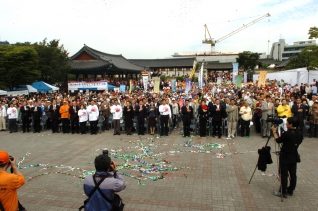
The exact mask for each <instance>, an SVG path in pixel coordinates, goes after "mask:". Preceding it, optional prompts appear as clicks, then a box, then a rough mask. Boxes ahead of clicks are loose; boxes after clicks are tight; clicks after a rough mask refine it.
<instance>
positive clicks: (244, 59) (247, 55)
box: [236, 51, 259, 72]
mask: <svg viewBox="0 0 318 211" xmlns="http://www.w3.org/2000/svg"><path fill="white" fill-rule="evenodd" d="M258 59H259V54H258V53H253V52H250V51H243V52H242V53H239V54H238V58H236V61H237V62H238V64H239V67H240V68H242V69H243V70H244V72H249V71H250V72H253V71H254V68H255V66H256V65H257V60H258Z"/></svg>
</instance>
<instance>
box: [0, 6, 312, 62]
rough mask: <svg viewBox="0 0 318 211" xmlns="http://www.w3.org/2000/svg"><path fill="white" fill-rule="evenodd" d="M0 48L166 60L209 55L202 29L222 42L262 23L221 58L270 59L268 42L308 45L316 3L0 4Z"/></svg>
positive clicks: (229, 43) (233, 41) (221, 46)
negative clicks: (54, 43) (51, 46)
mask: <svg viewBox="0 0 318 211" xmlns="http://www.w3.org/2000/svg"><path fill="white" fill-rule="evenodd" d="M0 3H1V4H0V5H1V6H0V40H1V41H5V40H7V41H9V42H10V43H16V42H25V41H29V42H32V43H33V42H38V41H41V40H43V39H44V38H48V40H52V39H60V41H61V43H62V44H63V45H64V47H65V48H66V49H67V50H68V52H69V53H70V56H72V55H73V54H75V53H76V52H77V51H78V50H80V49H81V48H82V47H83V45H84V43H85V44H86V45H88V46H90V47H92V48H94V49H97V50H100V51H103V52H107V53H111V54H123V56H125V57H126V58H130V59H139V58H145V59H148V58H166V57H170V56H171V55H172V54H173V53H176V52H177V53H183V52H194V51H210V46H209V45H207V44H202V39H203V38H204V27H203V25H204V24H207V25H208V28H209V30H210V33H211V35H212V37H213V38H215V39H218V38H221V37H223V36H224V35H226V34H228V33H230V32H232V31H233V30H235V29H237V28H239V27H241V26H243V24H247V23H249V22H251V21H253V20H254V19H257V18H258V17H260V16H262V15H264V14H266V13H270V14H271V17H269V18H265V19H263V20H261V21H260V22H258V23H256V24H255V25H253V26H250V27H249V28H247V29H245V30H243V31H241V32H239V33H238V34H236V35H234V36H232V37H230V38H228V39H226V40H224V41H222V42H220V43H218V44H217V45H216V51H219V52H240V51H244V50H248V51H254V52H266V53H267V51H268V40H270V46H271V44H272V42H275V41H278V39H279V38H284V39H285V40H286V42H287V43H288V44H292V43H293V42H295V41H301V40H307V39H308V30H309V28H310V27H311V26H318V9H317V8H318V7H317V0H244V1H242V0H241V1H234V0H233V1H230V0H222V1H213V0H86V1H84V0H83V1H81V0H54V1H47V0H28V1H26V0H1V1H0Z"/></svg>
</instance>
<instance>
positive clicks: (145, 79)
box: [142, 74, 148, 92]
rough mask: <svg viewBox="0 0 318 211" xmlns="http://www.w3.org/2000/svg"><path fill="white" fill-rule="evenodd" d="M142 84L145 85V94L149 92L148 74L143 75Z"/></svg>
mask: <svg viewBox="0 0 318 211" xmlns="http://www.w3.org/2000/svg"><path fill="white" fill-rule="evenodd" d="M142 84H143V85H144V92H147V90H148V74H147V75H142Z"/></svg>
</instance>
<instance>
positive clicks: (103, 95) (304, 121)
mask: <svg viewBox="0 0 318 211" xmlns="http://www.w3.org/2000/svg"><path fill="white" fill-rule="evenodd" d="M170 84H171V81H167V82H163V83H161V87H160V92H159V93H154V92H153V89H149V90H148V91H147V92H145V91H144V90H142V89H134V90H133V92H132V93H129V91H128V90H127V91H126V92H123V93H120V92H114V91H109V92H106V91H87V92H77V93H70V94H67V93H59V92H57V93H51V94H36V95H30V96H27V95H22V96H16V97H1V98H0V100H1V105H0V129H1V131H4V130H6V129H7V128H6V127H7V126H6V123H8V129H9V131H10V133H14V132H18V128H17V126H18V125H21V132H22V133H27V132H30V131H31V129H32V128H31V126H32V127H33V132H34V133H39V132H40V131H41V126H42V125H46V127H47V128H48V129H51V130H52V132H53V133H60V132H62V133H63V134H69V133H71V134H82V135H83V134H86V132H87V131H90V134H91V135H96V134H97V132H98V128H97V125H98V124H99V125H100V126H101V127H99V128H101V129H105V130H110V129H111V127H112V130H113V135H120V134H121V133H122V132H123V130H121V129H122V127H124V128H125V129H124V131H125V133H126V134H127V135H132V134H133V132H136V133H137V134H138V135H145V127H147V128H146V130H147V131H148V127H149V131H150V132H149V134H150V135H154V134H155V132H157V133H160V136H161V137H164V136H169V135H170V134H171V132H172V131H173V130H174V129H176V128H178V127H179V126H180V124H179V122H181V121H182V122H183V136H184V137H190V131H191V130H193V131H194V132H195V131H196V128H199V130H198V131H197V132H198V135H199V136H200V137H206V136H209V135H211V136H212V137H217V138H222V136H226V138H230V139H232V138H234V137H236V136H237V135H238V134H239V135H240V136H241V137H246V138H249V137H250V135H251V134H250V128H251V125H254V129H255V131H256V133H261V137H263V138H265V137H270V136H271V135H272V133H273V134H274V138H275V140H276V142H277V143H283V145H282V147H281V152H280V159H279V162H280V168H281V169H280V172H281V178H282V180H281V181H282V183H281V188H280V191H275V192H274V195H276V196H280V197H287V195H293V191H294V189H295V187H296V181H297V176H296V169H297V162H300V159H299V155H298V152H297V149H298V146H299V144H300V143H301V142H302V139H303V134H306V133H305V132H306V131H307V129H308V128H309V135H308V136H309V137H316V138H317V136H318V96H317V86H318V83H317V82H316V81H315V80H314V81H313V82H312V83H311V84H301V85H300V86H298V85H291V84H287V83H282V81H276V80H267V81H266V85H265V86H261V87H258V86H254V85H252V84H250V85H248V86H246V87H243V88H235V87H234V86H233V85H231V84H225V83H221V84H217V83H215V82H210V83H207V84H206V85H205V86H204V87H202V88H198V87H197V86H196V84H194V83H193V84H192V87H191V89H190V90H188V92H185V91H179V92H178V91H176V92H167V91H165V89H164V87H166V86H170ZM177 88H178V89H180V90H184V89H185V84H184V83H183V82H180V81H177ZM273 116H276V117H278V118H280V119H282V120H283V121H284V124H281V125H280V127H278V128H277V127H273V125H272V122H271V121H267V120H268V118H272V117H273ZM191 125H192V126H194V127H191ZM88 128H89V130H88ZM225 128H227V131H226V130H225ZM239 128H240V129H239ZM252 128H253V127H252ZM238 129H239V130H238ZM10 166H11V168H12V170H13V174H12V175H11V174H7V173H6V170H7V169H8V168H9V167H10ZM95 168H96V174H95V175H89V176H88V177H87V178H86V179H85V182H84V190H85V193H86V195H87V196H89V198H91V197H92V199H91V202H90V203H88V204H87V206H86V208H87V209H88V208H89V207H90V208H92V209H93V210H94V209H95V208H96V206H97V207H98V206H100V205H101V204H102V206H111V205H110V204H109V203H108V204H107V203H106V202H105V201H103V200H102V198H101V197H100V196H101V195H100V196H98V193H96V194H97V195H91V194H90V193H91V191H92V188H93V187H94V186H95V185H96V184H97V183H96V178H97V181H98V182H99V183H98V184H97V185H100V184H101V182H103V178H106V177H108V176H113V177H114V178H113V179H112V180H107V182H106V183H105V182H104V183H102V185H101V187H100V189H103V190H105V191H106V192H107V190H108V189H111V190H112V191H120V190H123V189H125V187H126V185H125V183H124V181H123V179H122V176H121V174H120V173H119V172H118V171H117V170H116V164H115V163H114V162H113V161H111V160H110V158H109V156H108V155H107V154H105V153H103V155H100V156H98V157H96V159H95ZM110 169H111V171H113V172H114V175H111V174H109V171H110ZM0 174H1V177H6V178H7V182H6V183H5V184H2V183H1V184H0V185H10V184H12V185H14V187H13V186H12V190H13V191H12V192H10V194H11V195H6V196H5V197H4V196H3V195H1V194H2V192H0V197H2V198H5V200H4V201H2V204H0V205H1V206H4V207H8V206H14V209H15V210H17V208H18V207H19V209H20V210H23V209H24V208H23V207H22V205H21V204H19V203H18V200H17V194H16V189H18V188H19V187H21V186H22V185H23V184H24V177H23V176H22V175H21V173H20V172H19V171H18V169H17V167H16V164H15V159H14V157H12V158H11V157H10V156H9V155H8V153H7V152H5V151H0ZM288 174H289V175H290V176H291V180H290V184H289V186H288V185H287V183H288V181H287V177H288ZM12 181H15V182H14V184H13V182H12ZM94 184H95V185H94ZM108 195H109V193H108V192H107V196H105V197H104V196H103V198H107V197H108ZM106 201H107V199H106ZM120 203H121V201H120ZM93 207H95V208H93ZM97 209H98V208H97Z"/></svg>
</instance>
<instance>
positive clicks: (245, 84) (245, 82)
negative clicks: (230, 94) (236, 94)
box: [244, 72, 247, 87]
mask: <svg viewBox="0 0 318 211" xmlns="http://www.w3.org/2000/svg"><path fill="white" fill-rule="evenodd" d="M244 86H245V87H246V86H247V72H244Z"/></svg>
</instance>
